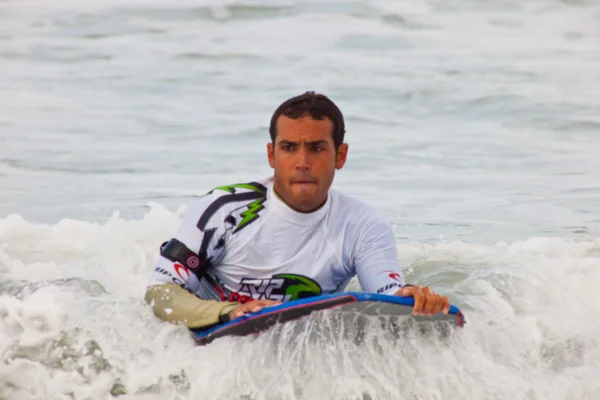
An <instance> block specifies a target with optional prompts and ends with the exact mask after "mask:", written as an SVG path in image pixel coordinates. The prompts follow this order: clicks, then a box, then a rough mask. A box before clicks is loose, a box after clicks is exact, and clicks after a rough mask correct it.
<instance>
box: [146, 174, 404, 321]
mask: <svg viewBox="0 0 600 400" xmlns="http://www.w3.org/2000/svg"><path fill="white" fill-rule="evenodd" d="M172 241H174V242H177V244H178V246H179V248H181V247H183V246H184V247H185V251H184V252H183V253H181V252H179V254H180V257H181V254H184V256H185V257H184V258H185V259H182V258H177V257H171V256H169V254H170V253H169V252H163V253H161V256H160V257H159V259H158V261H157V263H156V267H155V269H154V272H153V274H152V278H151V280H150V282H149V285H148V286H149V291H152V290H154V292H155V295H154V296H148V295H147V296H146V298H147V301H149V302H150V301H151V300H154V301H153V303H154V308H155V313H156V312H157V310H156V308H157V307H163V308H164V307H166V306H168V307H170V309H171V310H173V308H175V309H176V308H177V304H172V303H173V302H172V301H171V302H170V303H169V302H167V303H165V302H164V301H162V302H159V301H156V300H157V299H158V294H157V293H158V291H157V288H160V287H161V285H167V286H166V287H169V288H171V290H172V291H173V289H175V288H176V287H177V286H179V287H181V288H183V289H185V290H186V291H187V292H189V294H191V295H194V296H195V297H196V298H197V299H198V301H201V300H200V299H202V300H209V301H210V300H212V301H211V304H213V305H215V304H216V303H215V302H214V301H218V302H220V303H221V304H219V305H217V306H216V310H217V311H216V313H215V311H214V310H213V311H211V312H208V314H210V316H209V315H208V314H207V315H206V317H208V319H207V318H191V317H190V318H187V317H186V316H185V315H182V314H181V312H183V314H185V312H191V311H189V310H187V311H186V310H183V311H182V310H176V311H178V312H177V313H176V314H177V316H176V317H177V318H175V319H177V320H179V321H183V322H187V323H188V326H192V327H193V326H194V325H196V326H197V325H199V324H202V325H204V324H206V323H207V321H210V323H216V322H217V320H218V315H219V313H222V312H225V311H229V310H230V309H231V307H228V305H230V302H234V303H235V304H239V303H243V302H245V301H248V300H250V299H271V300H279V301H290V300H295V299H299V298H305V297H309V296H314V295H319V294H324V293H333V292H340V291H343V290H344V289H345V288H346V286H347V284H348V282H349V281H350V279H351V278H352V277H353V276H357V277H358V280H359V283H360V285H361V288H362V290H363V291H365V292H373V293H384V294H391V293H393V292H396V291H397V290H398V289H399V288H400V287H402V286H403V285H404V276H403V272H402V269H401V267H400V265H399V262H398V258H397V252H396V241H395V238H394V234H393V232H392V229H391V227H390V225H389V223H388V222H387V220H386V219H385V218H384V217H383V216H382V215H381V214H380V213H379V212H378V211H377V210H375V209H374V208H373V207H371V206H369V205H367V204H366V203H363V202H361V201H359V200H357V199H354V198H352V197H349V196H347V195H344V194H342V193H340V192H338V191H336V190H334V189H330V190H329V194H328V198H327V201H326V202H325V204H324V205H323V206H322V207H321V208H319V209H318V210H316V211H314V212H312V213H300V212H297V211H295V210H293V209H291V208H290V207H289V206H287V205H286V204H285V203H284V202H283V201H282V200H281V199H280V198H279V197H278V196H276V195H275V193H274V191H273V178H272V177H270V178H267V179H264V180H261V181H256V182H252V183H247V184H236V185H230V186H222V187H217V188H215V189H213V190H212V191H210V192H209V193H208V194H206V195H205V196H203V197H202V198H201V199H200V200H199V201H198V202H197V203H196V204H195V205H194V206H193V208H192V209H190V210H189V211H188V212H187V213H186V214H185V215H184V217H183V220H182V222H181V225H180V227H179V230H178V231H177V232H176V234H175V235H174V237H173V240H172ZM166 253H169V254H166ZM171 255H172V254H171ZM176 291H177V290H176ZM179 292H182V291H179ZM149 293H150V292H149ZM160 293H161V295H160V296H162V297H161V299H162V300H164V298H165V295H164V293H162V292H160ZM186 294H188V293H186ZM191 295H190V296H191ZM170 297H173V298H176V297H175V296H167V300H168V299H169V298H170ZM191 299H192V298H191V297H188V298H187V299H186V300H185V301H186V302H188V303H186V307H187V308H190V305H189V301H191ZM175 303H177V302H175ZM183 303H184V301H183V300H180V304H183ZM198 304H199V303H198ZM191 308H192V309H193V308H195V306H191ZM213 308H214V307H213ZM196 312H198V310H196ZM158 314H162V316H163V317H165V319H169V318H167V316H166V315H165V314H164V313H160V312H159V313H158ZM193 319H195V320H198V319H201V320H203V321H202V322H201V323H200V322H198V321H196V322H190V321H191V320H193Z"/></svg>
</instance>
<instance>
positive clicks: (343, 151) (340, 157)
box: [335, 143, 348, 169]
mask: <svg viewBox="0 0 600 400" xmlns="http://www.w3.org/2000/svg"><path fill="white" fill-rule="evenodd" d="M347 156H348V144H347V143H342V144H341V145H340V148H339V149H338V151H337V155H336V157H335V169H342V167H343V166H344V164H345V163H346V157H347Z"/></svg>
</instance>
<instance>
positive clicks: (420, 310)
mask: <svg viewBox="0 0 600 400" xmlns="http://www.w3.org/2000/svg"><path fill="white" fill-rule="evenodd" d="M355 251H356V253H355V256H354V266H355V270H356V275H357V276H358V280H359V282H360V285H361V287H362V289H363V291H365V292H370V293H379V294H389V295H397V296H411V297H414V298H415V306H414V308H413V314H414V315H433V314H436V313H438V312H440V311H442V312H444V313H445V314H446V313H448V311H449V310H450V303H449V301H448V298H447V297H445V296H441V295H438V294H436V293H434V292H433V291H432V290H431V289H429V287H427V286H424V287H419V286H415V285H407V284H406V281H405V279H404V273H403V271H402V268H401V267H400V263H399V261H398V254H397V250H396V238H395V237H394V232H393V231H392V228H391V226H390V225H389V223H388V222H387V221H386V220H385V219H384V218H383V217H382V216H378V217H376V218H375V219H374V220H371V222H370V223H368V224H367V225H366V226H365V229H364V230H363V231H362V233H361V236H360V238H359V240H358V244H357V248H356V250H355Z"/></svg>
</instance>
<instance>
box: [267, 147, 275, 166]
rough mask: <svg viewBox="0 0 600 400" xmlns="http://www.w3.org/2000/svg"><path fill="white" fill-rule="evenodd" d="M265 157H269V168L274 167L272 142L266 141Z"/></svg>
mask: <svg viewBox="0 0 600 400" xmlns="http://www.w3.org/2000/svg"><path fill="white" fill-rule="evenodd" d="M267 157H268V159H269V165H270V166H271V168H273V169H274V168H275V153H274V148H273V143H271V142H269V143H267Z"/></svg>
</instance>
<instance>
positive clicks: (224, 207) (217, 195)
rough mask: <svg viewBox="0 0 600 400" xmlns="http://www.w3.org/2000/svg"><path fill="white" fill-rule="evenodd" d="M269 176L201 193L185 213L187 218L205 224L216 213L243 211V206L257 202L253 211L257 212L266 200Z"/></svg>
mask: <svg viewBox="0 0 600 400" xmlns="http://www.w3.org/2000/svg"><path fill="white" fill-rule="evenodd" d="M269 184H270V181H269V178H266V179H261V180H256V181H251V182H245V183H233V184H226V185H222V186H215V187H213V188H212V189H210V190H209V191H208V192H206V193H205V194H204V195H202V196H201V197H200V198H199V199H198V200H197V201H196V202H195V203H194V204H193V205H192V206H191V209H190V210H189V211H188V213H187V214H186V217H185V218H186V219H187V220H194V221H195V220H197V221H198V222H197V224H198V226H199V227H200V226H205V224H206V223H207V222H208V221H209V220H210V219H212V218H213V216H217V215H221V216H223V215H226V214H229V213H231V212H233V211H234V210H236V209H238V210H240V211H239V212H243V211H244V206H248V205H249V204H251V203H253V202H258V203H260V204H257V206H256V207H253V211H254V212H255V213H258V212H259V211H260V210H261V209H262V208H264V207H262V203H263V202H264V201H265V200H266V196H267V187H268V185H269ZM201 229H202V228H201Z"/></svg>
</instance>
